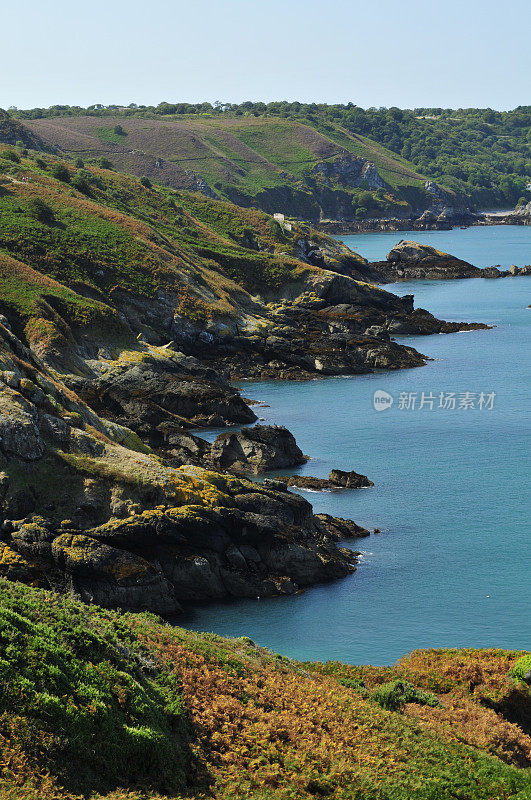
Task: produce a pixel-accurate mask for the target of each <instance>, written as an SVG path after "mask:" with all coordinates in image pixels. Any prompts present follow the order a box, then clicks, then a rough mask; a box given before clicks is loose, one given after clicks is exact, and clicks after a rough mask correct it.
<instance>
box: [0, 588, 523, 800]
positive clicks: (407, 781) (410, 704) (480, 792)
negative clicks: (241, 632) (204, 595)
mask: <svg viewBox="0 0 531 800" xmlns="http://www.w3.org/2000/svg"><path fill="white" fill-rule="evenodd" d="M0 641H1V642H2V652H1V656H0V670H1V672H2V682H1V688H0V759H1V764H2V768H1V772H0V797H2V798H3V800H15V798H17V800H37V798H39V800H61V799H64V800H73V798H78V797H81V796H88V795H90V796H94V795H93V794H92V793H93V792H94V793H95V794H96V795H97V797H98V798H103V797H105V798H107V799H108V800H111V798H112V800H125V798H129V800H133V799H134V800H141V798H144V800H148V799H149V800H155V798H161V797H162V796H164V797H167V798H185V797H188V798H191V797H196V798H200V797H212V798H219V799H220V800H221V799H223V800H236V798H242V797H252V798H260V799H261V800H266V798H267V799H268V800H276V799H277V798H278V800H280V799H281V798H282V799H284V798H285V799H286V800H287V798H308V800H309V799H310V798H315V797H329V798H335V799H337V800H340V798H341V800H347V798H348V800H354V799H355V800H361V798H364V800H412V799H413V798H414V799H416V800H435V798H437V800H450V799H452V800H455V798H459V800H494V798H496V799H497V800H509V798H514V800H516V798H518V800H524V798H528V797H529V796H530V792H531V777H530V774H529V770H528V769H526V767H529V764H530V763H531V760H530V759H531V749H530V745H531V737H530V736H529V733H530V728H529V725H530V720H531V717H530V696H529V690H528V689H527V688H526V687H525V685H524V684H521V683H518V682H517V680H516V679H515V678H512V677H511V676H510V675H509V674H508V673H509V670H510V669H511V667H512V666H513V665H514V664H515V662H516V661H517V659H518V658H519V656H521V655H522V654H521V653H515V652H509V651H502V650H483V651H482V650H461V651H459V650H457V651H456V650H454V651H443V650H439V651H425V652H422V651H419V652H416V653H413V654H412V655H411V656H409V657H406V658H405V659H403V660H402V661H400V662H398V663H397V664H396V665H395V666H394V667H389V668H375V667H353V666H348V665H342V664H337V663H328V664H301V663H298V662H296V661H292V660H289V659H287V658H284V657H282V656H280V655H278V654H275V653H272V652H270V651H268V650H265V649H263V648H261V647H258V646H256V645H255V644H254V643H253V642H252V641H251V640H250V639H247V638H245V637H242V638H240V639H232V640H231V639H222V638H221V637H219V636H215V635H213V634H198V633H193V632H189V631H186V630H183V629H182V628H173V627H170V626H168V625H164V624H162V623H161V622H160V621H159V620H157V618H155V617H152V616H149V615H140V616H135V615H130V614H121V615H120V614H116V613H113V612H108V611H104V610H101V609H98V608H95V607H88V606H84V605H83V604H81V603H79V602H76V601H73V600H71V599H68V598H65V597H58V596H57V595H55V594H52V593H49V592H44V591H42V590H37V589H32V588H28V587H22V586H19V585H13V584H9V583H6V582H4V581H2V582H0ZM404 687H405V691H404ZM397 698H398V699H397ZM518 714H519V715H520V717H519V720H518V721H519V723H520V724H517V721H516V717H517V715H518ZM511 719H512V720H513V721H510V720H511Z"/></svg>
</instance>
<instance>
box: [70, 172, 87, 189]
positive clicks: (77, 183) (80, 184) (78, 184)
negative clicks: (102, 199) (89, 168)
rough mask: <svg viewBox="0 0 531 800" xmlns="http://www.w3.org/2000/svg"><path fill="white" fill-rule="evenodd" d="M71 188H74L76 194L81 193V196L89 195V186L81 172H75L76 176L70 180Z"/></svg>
mask: <svg viewBox="0 0 531 800" xmlns="http://www.w3.org/2000/svg"><path fill="white" fill-rule="evenodd" d="M72 186H73V187H74V189H77V191H78V192H82V193H83V194H86V195H90V194H91V191H90V185H89V183H88V181H87V180H86V178H85V177H84V175H83V173H82V172H76V174H75V175H74V177H73V178H72Z"/></svg>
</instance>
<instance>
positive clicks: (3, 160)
mask: <svg viewBox="0 0 531 800" xmlns="http://www.w3.org/2000/svg"><path fill="white" fill-rule="evenodd" d="M310 235H311V236H313V237H314V239H315V241H316V242H325V241H327V240H326V237H323V236H322V235H320V234H317V233H315V232H312V231H311V230H310V229H308V228H306V229H304V230H303V229H302V228H297V227H296V228H295V229H294V230H293V231H292V232H291V233H287V232H286V233H283V232H282V230H281V229H280V228H279V226H278V225H277V224H276V223H275V222H273V220H272V219H271V218H270V217H269V216H267V215H266V214H264V213H262V212H260V211H255V210H249V211H244V210H243V209H239V208H237V207H236V206H233V205H228V204H223V203H219V202H217V201H213V200H210V199H208V198H206V197H204V196H202V195H198V194H193V193H187V192H175V191H173V190H170V189H167V190H164V191H158V190H155V189H152V188H150V187H149V186H142V185H141V184H140V183H139V182H138V180H135V179H133V178H129V177H127V176H124V175H121V174H119V173H116V172H113V171H110V170H106V169H102V168H100V167H96V166H94V165H92V166H91V165H88V164H87V165H83V166H82V167H75V166H74V164H73V163H72V162H71V161H69V160H66V161H65V160H61V159H59V158H56V157H54V156H51V155H44V154H43V155H42V156H39V155H38V154H37V153H35V152H28V151H23V150H22V149H21V148H9V147H6V146H1V145H0V289H1V292H0V306H1V310H2V313H5V314H7V316H8V317H10V318H11V319H12V321H15V317H16V325H17V326H19V325H20V322H21V321H22V324H23V325H25V326H28V327H27V330H26V335H27V336H29V337H30V338H33V339H34V338H38V337H39V336H42V337H47V338H48V339H53V338H54V337H63V339H64V337H65V335H67V334H66V332H65V329H64V324H62V323H61V320H62V321H63V323H66V324H67V325H68V326H73V327H75V328H84V330H85V333H86V334H88V333H89V332H90V330H92V333H94V329H95V328H98V329H99V334H100V336H101V335H103V334H105V332H106V331H108V332H109V333H110V334H112V336H113V337H114V338H116V337H117V336H119V334H120V331H121V330H122V329H123V324H122V323H121V321H120V319H119V317H118V315H117V313H116V310H115V306H116V303H115V302H114V300H113V298H115V297H118V296H120V297H122V296H123V293H124V292H127V293H133V294H135V295H138V296H139V297H144V298H146V299H149V298H152V297H154V296H155V294H156V293H157V292H160V291H166V292H169V293H171V294H172V296H173V297H174V301H175V307H176V308H177V309H178V310H179V312H180V313H181V314H182V315H184V316H185V317H188V318H189V319H190V320H191V321H194V320H195V321H201V320H205V319H207V318H211V317H213V316H214V317H215V316H218V317H223V316H229V317H231V316H235V315H241V314H244V315H245V313H246V312H245V309H249V308H251V307H252V301H251V297H250V295H249V294H248V293H251V294H255V293H257V292H260V291H270V290H273V289H275V288H276V287H277V288H278V287H279V286H281V285H282V284H283V283H284V282H286V281H289V280H292V279H295V278H296V277H297V276H298V275H299V274H301V271H303V270H304V269H311V267H305V266H304V265H303V264H302V262H301V261H299V260H298V257H300V251H299V245H298V238H299V237H300V236H303V237H306V236H310ZM352 258H353V259H356V256H355V255H352ZM359 261H360V263H361V262H362V261H363V259H359ZM235 281H236V282H237V284H236V283H235ZM17 330H19V332H20V329H19V328H18V327H17ZM122 332H123V331H122ZM67 338H68V337H67Z"/></svg>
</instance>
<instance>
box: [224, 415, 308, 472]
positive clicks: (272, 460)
mask: <svg viewBox="0 0 531 800" xmlns="http://www.w3.org/2000/svg"><path fill="white" fill-rule="evenodd" d="M210 457H211V460H212V463H213V464H214V466H215V467H216V468H218V469H228V470H230V471H231V472H236V473H242V472H255V473H259V472H267V471H268V470H272V469H285V468H286V467H295V466H298V465H299V464H304V462H305V461H307V458H306V456H305V455H304V454H303V452H302V450H301V449H300V448H299V447H298V446H297V442H296V441H295V437H294V436H293V434H292V433H291V432H290V431H289V430H288V429H287V428H284V427H282V426H279V425H255V426H254V427H253V428H243V429H242V430H241V431H237V432H234V433H229V432H226V433H221V434H220V435H219V436H218V437H217V439H216V440H215V442H213V443H212V447H211V451H210Z"/></svg>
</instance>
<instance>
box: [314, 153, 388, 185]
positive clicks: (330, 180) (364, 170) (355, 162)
mask: <svg viewBox="0 0 531 800" xmlns="http://www.w3.org/2000/svg"><path fill="white" fill-rule="evenodd" d="M312 172H313V173H314V174H315V175H318V176H319V177H321V178H322V179H323V182H324V185H325V186H332V185H333V184H334V183H338V184H339V185H340V186H345V187H349V186H365V187H366V188H367V189H383V188H385V185H386V184H385V181H384V180H382V178H381V176H380V174H379V173H378V170H377V169H376V166H375V165H374V164H373V163H372V162H371V161H367V160H366V159H365V158H361V157H360V156H353V155H350V154H345V155H342V156H338V157H337V158H334V159H332V160H330V161H322V162H321V163H319V164H316V165H315V166H314V167H313V169H312Z"/></svg>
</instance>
